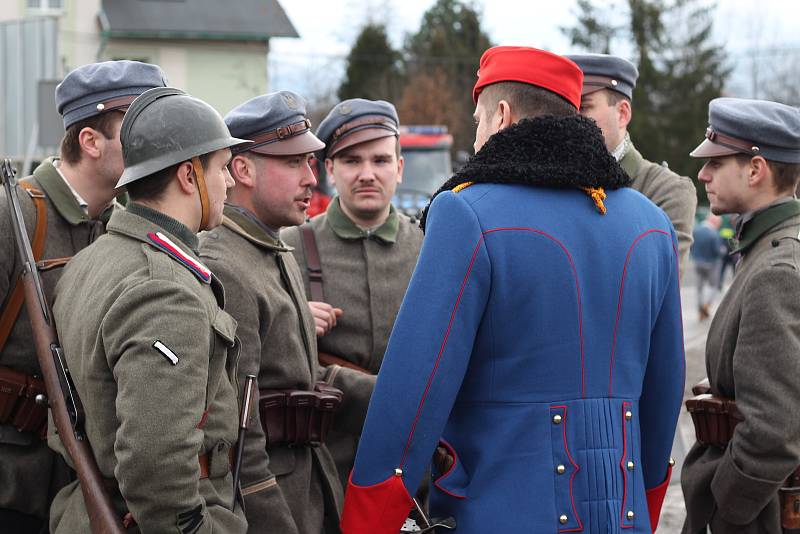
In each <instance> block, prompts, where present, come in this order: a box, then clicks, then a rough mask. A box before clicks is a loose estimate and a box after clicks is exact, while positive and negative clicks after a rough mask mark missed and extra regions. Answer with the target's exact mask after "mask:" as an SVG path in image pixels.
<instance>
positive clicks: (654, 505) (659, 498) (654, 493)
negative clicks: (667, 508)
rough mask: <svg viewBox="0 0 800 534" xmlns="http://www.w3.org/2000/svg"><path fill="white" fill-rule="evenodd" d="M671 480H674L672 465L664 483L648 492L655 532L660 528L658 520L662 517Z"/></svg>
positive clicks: (648, 502) (651, 521)
mask: <svg viewBox="0 0 800 534" xmlns="http://www.w3.org/2000/svg"><path fill="white" fill-rule="evenodd" d="M670 478H672V466H671V465H670V466H669V467H668V468H667V478H665V479H664V482H662V483H661V484H659V485H658V486H656V487H655V488H650V489H649V490H647V491H646V493H647V511H648V513H649V514H650V528H652V529H653V532H655V531H656V528H657V527H658V519H659V517H661V505H662V504H664V496H665V495H666V494H667V488H668V487H669V479H670Z"/></svg>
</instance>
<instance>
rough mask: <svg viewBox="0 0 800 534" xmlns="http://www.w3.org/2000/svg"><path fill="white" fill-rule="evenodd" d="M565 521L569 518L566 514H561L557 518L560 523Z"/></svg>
mask: <svg viewBox="0 0 800 534" xmlns="http://www.w3.org/2000/svg"><path fill="white" fill-rule="evenodd" d="M567 521H569V518H568V517H567V516H566V515H562V516H561V517H559V518H558V522H559V523H561V524H562V525H563V524H564V523H566V522H567Z"/></svg>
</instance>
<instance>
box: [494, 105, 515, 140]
mask: <svg viewBox="0 0 800 534" xmlns="http://www.w3.org/2000/svg"><path fill="white" fill-rule="evenodd" d="M493 120H496V121H497V126H498V127H497V131H498V132H499V131H500V130H502V129H503V128H508V127H509V126H511V125H512V124H514V122H515V121H514V113H513V111H512V110H511V104H509V103H508V101H507V100H501V101H500V102H498V103H497V110H496V112H495V116H494V118H493Z"/></svg>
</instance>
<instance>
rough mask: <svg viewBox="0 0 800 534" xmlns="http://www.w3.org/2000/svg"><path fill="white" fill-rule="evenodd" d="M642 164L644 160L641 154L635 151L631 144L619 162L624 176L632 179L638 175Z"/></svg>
mask: <svg viewBox="0 0 800 534" xmlns="http://www.w3.org/2000/svg"><path fill="white" fill-rule="evenodd" d="M643 164H644V158H643V157H642V154H641V152H639V151H638V150H636V147H635V146H634V145H633V143H631V145H630V147H629V148H628V149H627V150H626V151H625V155H624V156H622V158H621V159H620V160H619V166H620V167H622V170H623V171H625V174H627V175H628V176H630V177H631V178H632V179H635V178H636V175H637V174H639V169H641V168H642V165H643Z"/></svg>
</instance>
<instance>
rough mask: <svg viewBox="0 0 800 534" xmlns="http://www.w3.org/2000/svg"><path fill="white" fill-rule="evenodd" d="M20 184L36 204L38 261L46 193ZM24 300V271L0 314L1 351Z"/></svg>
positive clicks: (44, 228) (44, 226)
mask: <svg viewBox="0 0 800 534" xmlns="http://www.w3.org/2000/svg"><path fill="white" fill-rule="evenodd" d="M19 185H20V187H22V188H23V189H25V191H27V193H28V195H29V196H30V197H31V199H33V204H34V206H36V229H35V230H34V232H33V241H32V242H31V249H32V250H33V258H34V259H35V260H36V261H37V262H38V261H39V260H40V259H41V257H42V253H43V252H44V240H45V236H46V235H47V203H46V202H45V196H44V193H42V192H41V191H40V190H38V189H36V188H35V187H34V186H32V185H31V184H29V183H27V182H19ZM23 302H25V288H24V287H23V284H22V273H20V275H19V277H18V278H17V283H16V284H15V285H14V289H13V290H12V291H11V296H10V297H9V299H8V303H7V304H6V307H5V309H3V313H2V315H0V352H2V351H3V348H4V347H5V345H6V342H7V341H8V338H9V336H10V335H11V330H12V329H13V328H14V324H15V323H16V322H17V317H18V316H19V312H20V310H21V309H22V303H23Z"/></svg>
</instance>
